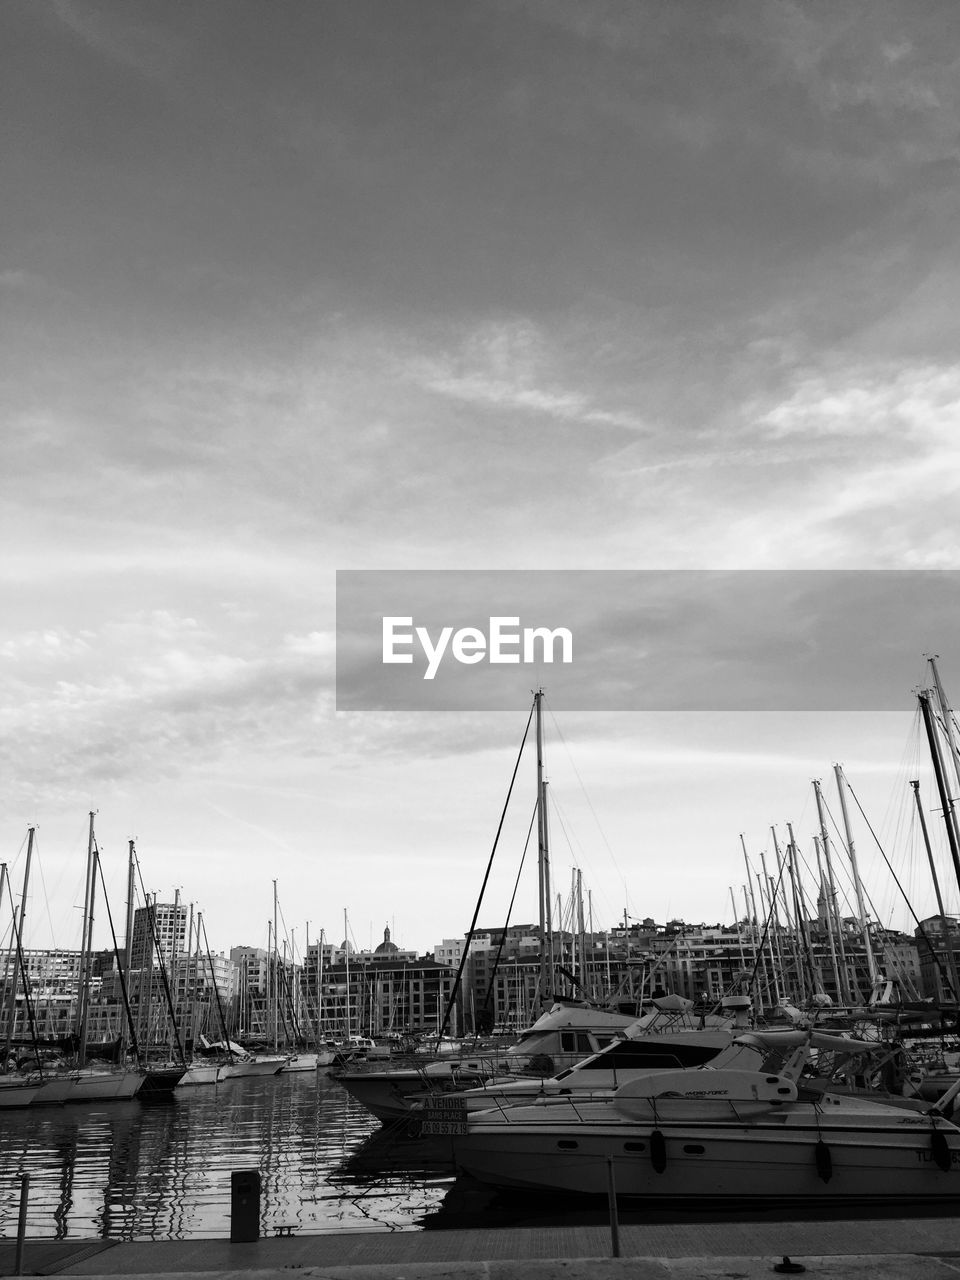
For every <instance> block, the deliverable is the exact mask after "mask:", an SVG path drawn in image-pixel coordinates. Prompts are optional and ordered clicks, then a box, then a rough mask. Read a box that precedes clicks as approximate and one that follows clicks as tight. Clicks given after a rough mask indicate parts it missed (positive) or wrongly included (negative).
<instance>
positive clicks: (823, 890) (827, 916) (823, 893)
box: [813, 784, 845, 1000]
mask: <svg viewBox="0 0 960 1280" xmlns="http://www.w3.org/2000/svg"><path fill="white" fill-rule="evenodd" d="M814 785H816V784H814ZM813 847H814V850H815V852H816V855H817V880H818V882H819V886H820V897H821V898H822V899H823V906H824V912H823V915H824V920H825V921H826V925H827V942H828V944H829V946H830V963H831V965H832V966H833V985H834V988H835V989H836V992H837V995H838V996H839V997H840V999H841V1000H842V999H844V998H845V997H844V994H843V987H842V985H841V981H840V966H839V964H838V963H837V944H836V940H835V939H834V936H833V911H832V909H831V906H830V900H829V891H828V888H827V885H826V883H825V881H824V877H823V860H822V858H821V857H820V837H819V836H814V837H813Z"/></svg>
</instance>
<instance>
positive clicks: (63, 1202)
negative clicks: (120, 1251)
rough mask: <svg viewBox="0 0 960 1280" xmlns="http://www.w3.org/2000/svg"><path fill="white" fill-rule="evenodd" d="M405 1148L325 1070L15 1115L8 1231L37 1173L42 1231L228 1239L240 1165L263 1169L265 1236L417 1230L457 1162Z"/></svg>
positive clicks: (35, 1205)
mask: <svg viewBox="0 0 960 1280" xmlns="http://www.w3.org/2000/svg"><path fill="white" fill-rule="evenodd" d="M395 1147H396V1143H395V1139H394V1138H393V1136H392V1135H391V1134H390V1133H389V1132H387V1131H383V1130H381V1129H380V1126H379V1124H378V1123H377V1121H375V1120H374V1119H373V1118H372V1117H371V1116H370V1115H369V1114H368V1113H367V1112H366V1111H365V1110H364V1109H363V1108H362V1107H360V1106H359V1104H358V1103H356V1102H355V1101H354V1100H353V1099H352V1098H350V1097H349V1096H348V1095H347V1094H346V1093H345V1092H344V1090H343V1089H341V1088H340V1086H339V1085H338V1084H337V1083H336V1081H334V1080H331V1079H329V1078H328V1077H326V1076H323V1075H320V1076H314V1075H313V1074H312V1073H297V1074H294V1075H289V1076H285V1075H280V1076H275V1077H264V1078H251V1079H235V1080H229V1081H225V1082H224V1083H223V1084H220V1085H217V1086H210V1087H199V1088H195V1089H187V1090H179V1091H178V1092H177V1094H176V1096H175V1098H174V1100H173V1101H172V1102H170V1103H168V1104H166V1105H163V1106H159V1105H152V1106H144V1105H143V1104H142V1103H138V1102H135V1101H134V1102H114V1103H106V1104H102V1105H100V1106H95V1105H90V1106H79V1105H78V1106H72V1107H71V1106H67V1107H57V1108H42V1109H41V1108H37V1109H31V1108H26V1109H24V1110H22V1111H4V1112H3V1113H2V1114H0V1171H2V1172H0V1231H2V1233H3V1234H5V1235H7V1236H11V1235H14V1234H15V1233H16V1229H17V1215H18V1211H19V1195H20V1175H21V1174H22V1173H29V1174H30V1201H29V1212H28V1218H27V1230H28V1232H29V1234H30V1235H33V1236H44V1237H55V1238H57V1239H66V1238H71V1239H83V1238H88V1239H89V1238H93V1237H104V1238H109V1239H114V1240H161V1239H163V1240H166V1239H177V1240H182V1239H189V1238H197V1237H211V1238H217V1237H219V1238H226V1237H228V1236H229V1233H230V1175H231V1173H232V1171H233V1170H235V1169H257V1170H259V1173H260V1179H261V1219H260V1230H261V1234H262V1235H272V1234H274V1232H275V1230H276V1229H277V1228H278V1227H280V1226H284V1227H291V1228H292V1229H293V1230H294V1231H295V1232H297V1233H309V1232H318V1231H327V1230H334V1229H337V1228H343V1229H347V1230H352V1231H357V1230H364V1229H370V1228H375V1229H378V1230H411V1229H417V1228H418V1227H419V1226H420V1221H419V1220H420V1219H421V1218H422V1217H423V1216H424V1215H425V1214H429V1213H430V1212H431V1211H432V1210H433V1209H434V1208H436V1206H437V1205H439V1203H440V1202H441V1201H442V1199H443V1196H444V1194H445V1192H446V1191H447V1190H448V1188H449V1187H450V1185H451V1184H452V1182H453V1169H452V1165H450V1163H449V1161H447V1163H445V1164H444V1163H442V1162H440V1161H438V1160H427V1161H420V1160H413V1159H411V1153H410V1152H406V1153H402V1152H401V1153H400V1154H399V1155H398V1154H397V1151H396V1150H393V1155H394V1156H396V1159H394V1160H393V1161H392V1162H391V1160H390V1159H389V1158H388V1157H389V1155H390V1153H391V1150H392V1149H393V1148H395ZM364 1153H365V1154H364ZM381 1161H382V1163H381ZM405 1161H406V1162H407V1163H408V1165H409V1167H407V1168H405V1167H404V1163H405Z"/></svg>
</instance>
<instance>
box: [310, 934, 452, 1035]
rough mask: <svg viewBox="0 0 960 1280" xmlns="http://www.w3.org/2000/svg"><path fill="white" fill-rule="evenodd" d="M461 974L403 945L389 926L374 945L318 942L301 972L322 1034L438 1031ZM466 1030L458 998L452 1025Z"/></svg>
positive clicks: (314, 1019) (314, 1017)
mask: <svg viewBox="0 0 960 1280" xmlns="http://www.w3.org/2000/svg"><path fill="white" fill-rule="evenodd" d="M455 978H456V969H455V967H453V966H451V965H449V964H442V963H438V961H437V960H436V959H434V957H433V956H432V955H423V956H418V955H417V954H416V952H415V951H406V950H403V949H402V948H400V947H399V946H398V945H397V944H396V943H395V942H394V941H393V940H392V938H391V937H390V930H389V928H386V929H384V935H383V941H382V942H381V943H379V944H378V945H377V946H376V947H375V948H374V949H373V950H372V951H358V950H357V949H356V948H355V947H353V946H352V945H350V944H349V943H348V942H347V941H346V940H344V942H343V943H342V944H341V946H340V947H330V946H329V945H325V946H324V947H323V948H322V951H321V949H320V947H319V944H317V943H312V944H311V945H310V946H309V947H308V949H307V956H306V961H305V964H304V966H303V971H302V974H301V986H302V993H303V1007H304V1008H305V1010H306V1011H307V1012H308V1015H309V1018H310V1020H311V1021H312V1022H313V1023H314V1024H315V1025H316V1027H317V1028H318V1034H319V1035H320V1036H321V1037H325V1038H331V1039H337V1040H340V1039H343V1038H344V1037H346V1036H348V1035H361V1036H405V1035H415V1036H420V1035H425V1034H431V1033H434V1034H435V1033H436V1032H437V1031H438V1029H439V1028H440V1025H441V1023H442V1021H443V1015H444V1012H445V1010H446V1006H447V1003H448V1001H449V998H450V994H451V992H452V990H453V985H454V981H455ZM462 1030H463V1014H462V1004H461V1002H460V1001H459V1000H458V1001H457V1006H456V1008H455V1010H454V1015H453V1019H452V1023H451V1026H450V1027H449V1028H448V1031H451V1032H455V1033H459V1032H461V1031H462Z"/></svg>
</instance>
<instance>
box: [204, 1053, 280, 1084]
mask: <svg viewBox="0 0 960 1280" xmlns="http://www.w3.org/2000/svg"><path fill="white" fill-rule="evenodd" d="M285 1061H286V1059H285V1058H255V1059H253V1060H252V1061H251V1062H225V1063H223V1064H222V1065H221V1066H220V1068H219V1070H218V1072H217V1080H218V1081H220V1080H234V1079H236V1078H237V1077H239V1076H275V1075H279V1074H280V1072H281V1070H282V1069H283V1064H284V1062H285Z"/></svg>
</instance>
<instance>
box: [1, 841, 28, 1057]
mask: <svg viewBox="0 0 960 1280" xmlns="http://www.w3.org/2000/svg"><path fill="white" fill-rule="evenodd" d="M35 829H36V828H34V827H28V828H27V860H26V864H25V866H24V869H23V890H22V892H21V894H20V920H19V923H18V922H17V915H16V912H14V917H13V930H14V933H13V936H14V939H16V938H19V939H20V945H19V946H15V947H14V952H13V982H12V983H11V984H10V1003H9V1006H8V1009H7V1056H6V1059H5V1061H6V1062H7V1063H9V1061H10V1049H11V1046H12V1044H13V1033H14V1024H15V1022H16V1018H17V986H18V984H19V982H20V978H21V976H22V978H23V987H24V992H26V988H27V975H26V973H23V974H21V971H20V957H21V955H22V953H23V922H24V920H25V919H26V915H27V889H28V888H29V886H30V859H31V857H32V856H33V833H34V831H35ZM3 867H4V871H6V867H7V864H6V863H4V864H3ZM2 892H3V883H2V881H0V893H2Z"/></svg>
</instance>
